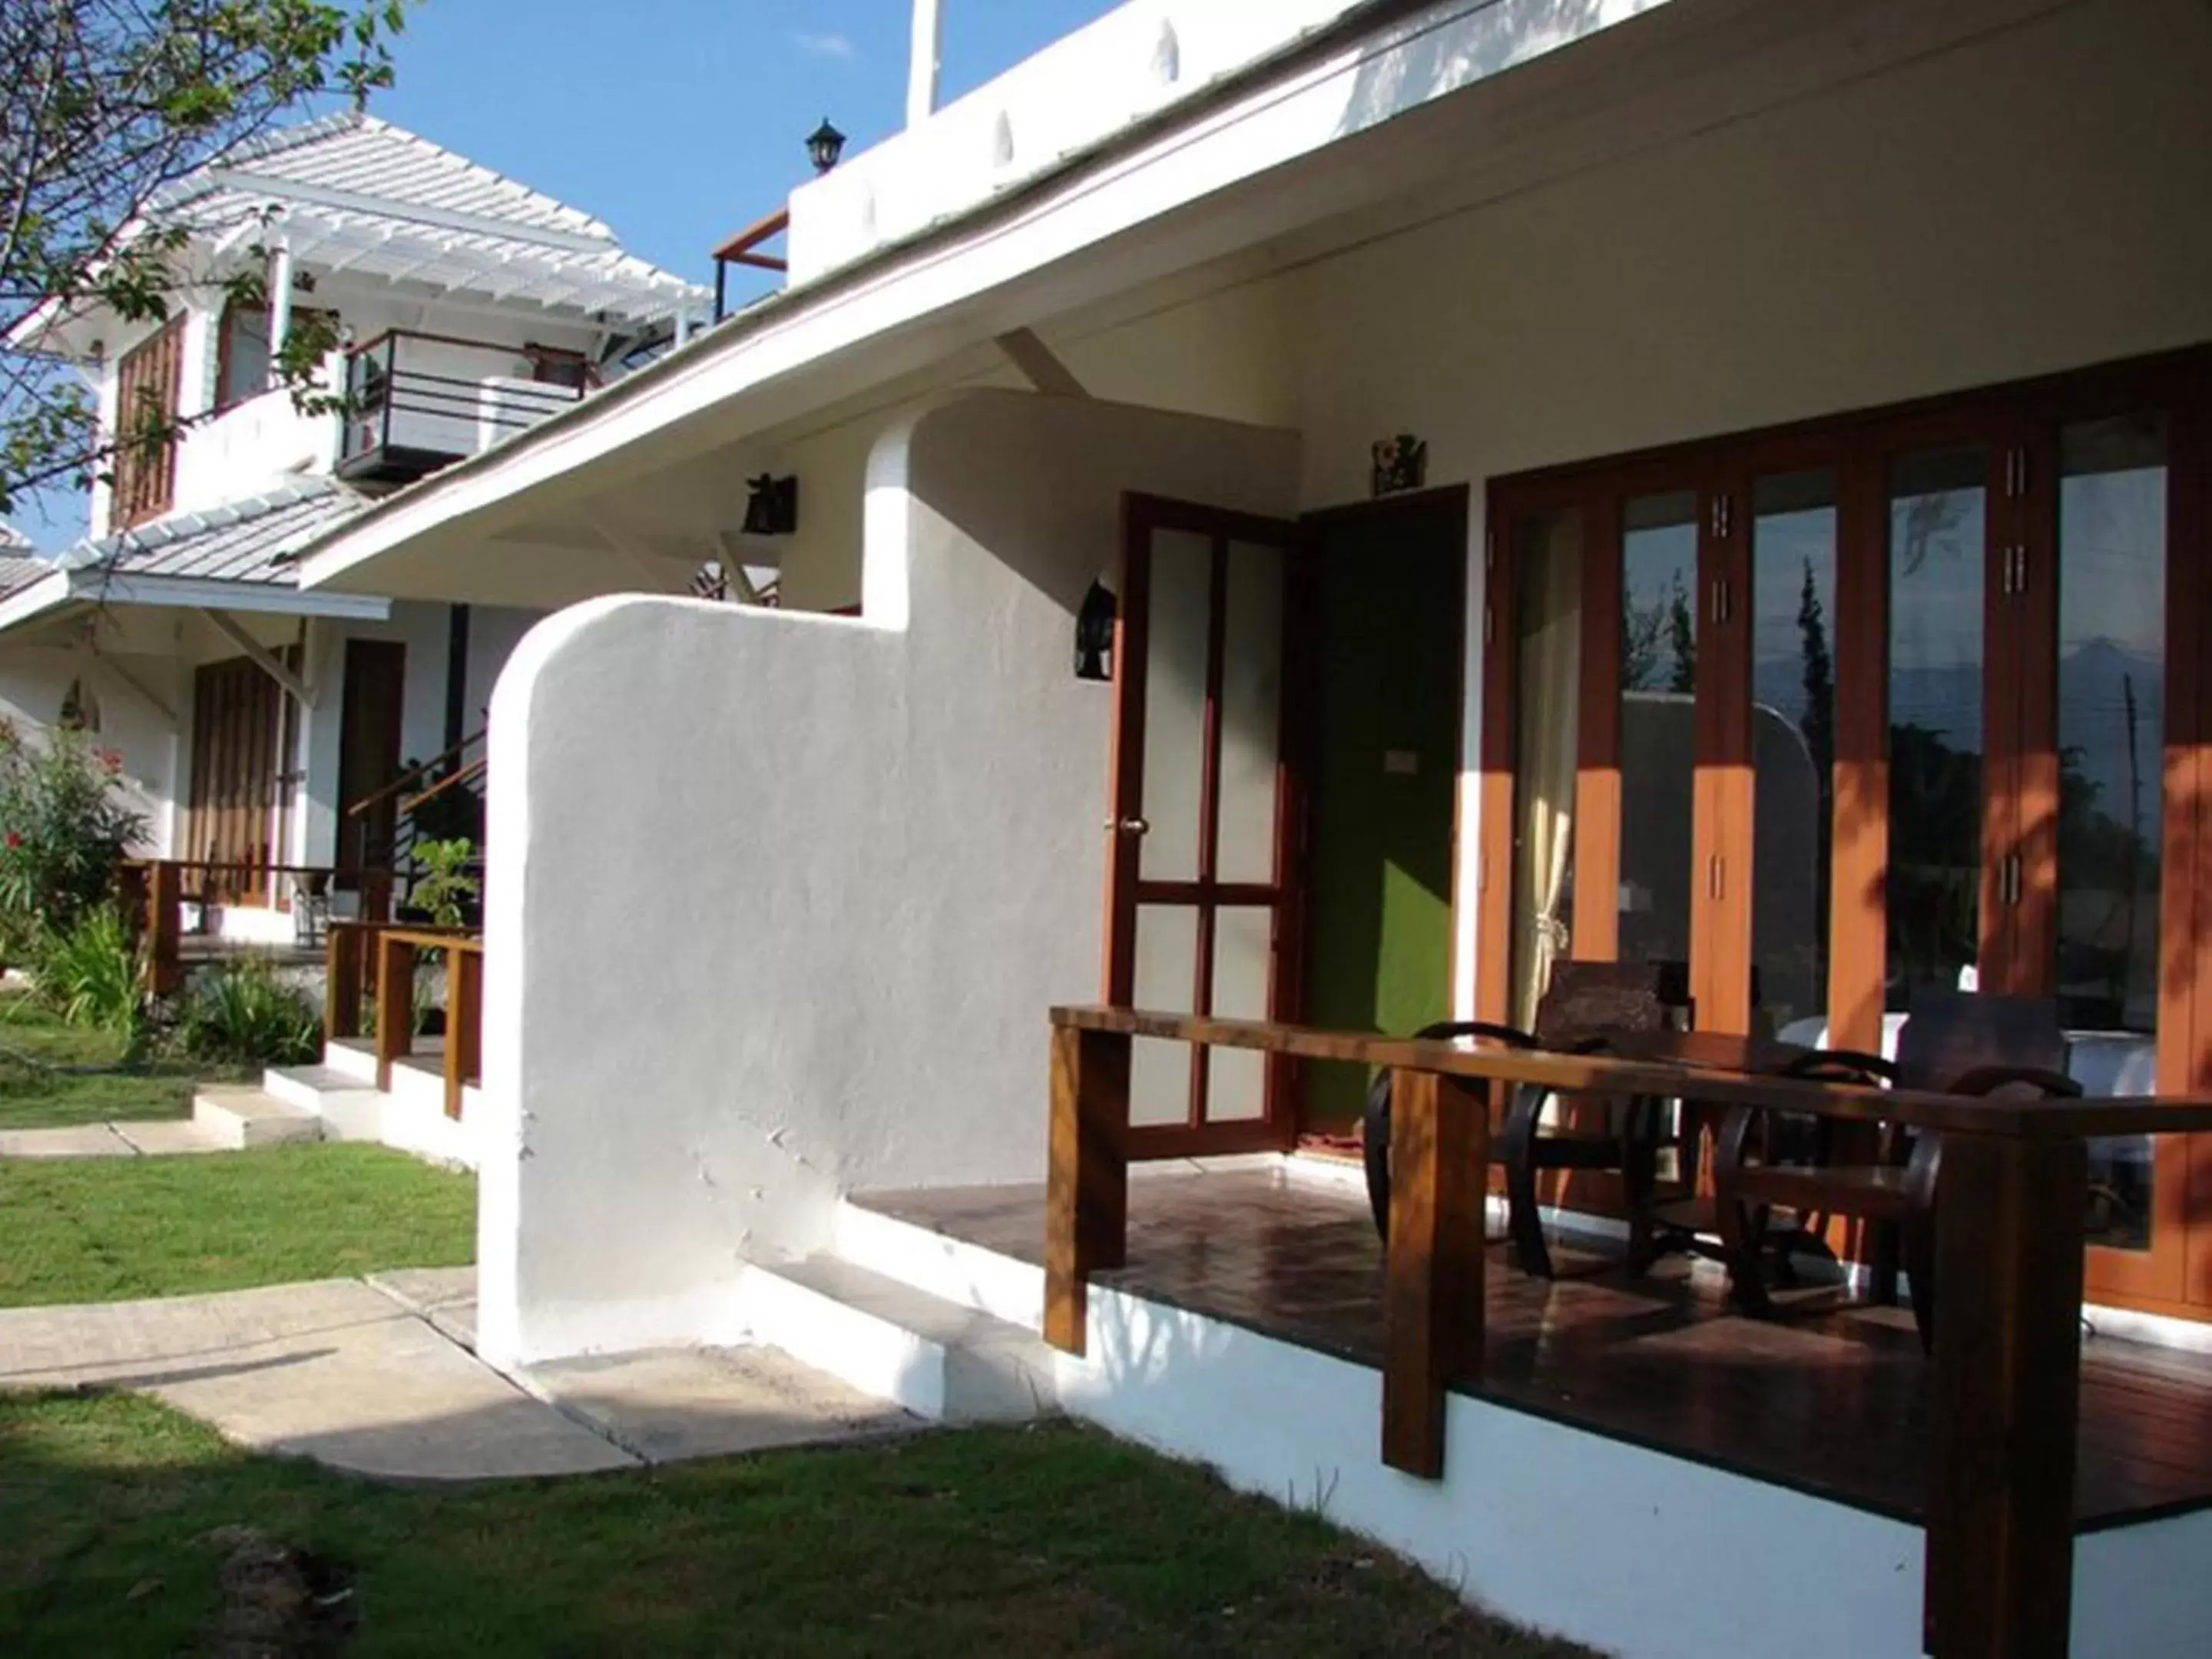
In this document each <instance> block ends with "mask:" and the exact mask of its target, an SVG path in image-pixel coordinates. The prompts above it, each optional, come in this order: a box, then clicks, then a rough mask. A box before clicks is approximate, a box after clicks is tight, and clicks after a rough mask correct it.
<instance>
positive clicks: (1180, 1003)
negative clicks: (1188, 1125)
mask: <svg viewBox="0 0 2212 1659" xmlns="http://www.w3.org/2000/svg"><path fill="white" fill-rule="evenodd" d="M1136 939H1137V945H1136V955H1137V963H1136V987H1135V1003H1136V1006H1138V1007H1139V1008H1158V1009H1160V1010H1162V1011H1163V1012H1167V1013H1175V1014H1187V1013H1189V1012H1191V1002H1192V999H1193V995H1194V992H1195V991H1196V989H1197V986H1198V912H1197V911H1196V910H1194V909H1193V908H1189V907H1188V906H1185V905H1170V904H1140V905H1139V906H1138V907H1137V933H1136ZM1189 1116H1190V1046H1189V1044H1188V1043H1182V1042H1166V1041H1164V1040H1163V1039H1161V1038H1158V1037H1138V1038H1136V1039H1134V1040H1133V1042H1132V1043H1131V1045H1130V1052H1129V1121H1130V1122H1132V1123H1135V1124H1154V1123H1182V1122H1183V1121H1186V1120H1188V1117H1189Z"/></svg>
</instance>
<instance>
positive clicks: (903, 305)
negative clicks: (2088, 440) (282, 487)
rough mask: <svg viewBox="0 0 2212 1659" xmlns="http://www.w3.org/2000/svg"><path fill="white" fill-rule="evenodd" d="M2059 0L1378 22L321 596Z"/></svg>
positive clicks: (1215, 90)
mask: <svg viewBox="0 0 2212 1659" xmlns="http://www.w3.org/2000/svg"><path fill="white" fill-rule="evenodd" d="M2051 3H2052V0H1959V3H1958V4H1956V5H1955V6H1947V7H1941V8H1937V7H1927V6H1924V5H1917V4H1913V5H1908V4H1905V3H1901V0H1889V3H1883V4H1880V5H1875V6H1870V7H1869V9H1867V11H1866V12H1864V13H1861V12H1859V11H1857V9H1831V8H1823V7H1812V8H1796V9H1782V10H1780V11H1778V10H1777V9H1775V8H1772V7H1771V6H1767V5H1765V4H1764V3H1762V0H1690V3H1674V0H1589V3H1587V4H1586V5H1583V6H1580V7H1575V8H1564V9H1563V8H1561V7H1559V5H1558V4H1557V3H1555V0H1435V3H1429V4H1412V3H1396V0H1377V3H1376V4H1374V5H1372V6H1370V7H1367V8H1364V9H1362V10H1360V11H1359V12H1358V13H1355V14H1352V15H1351V17H1350V18H1349V19H1348V21H1347V22H1346V25H1345V26H1344V27H1341V28H1340V29H1336V30H1333V31H1330V32H1329V33H1327V34H1325V35H1323V36H1322V37H1320V38H1317V39H1315V40H1306V41H1303V42H1301V43H1300V44H1299V46H1297V48H1296V49H1295V50H1293V51H1291V52H1286V53H1285V55H1284V56H1282V57H1281V58H1279V59H1276V60H1272V61H1270V62H1267V63H1266V64H1260V65H1257V66H1255V68H1254V69H1253V70H1251V71H1249V72H1246V73H1242V74H1239V75H1237V76H1233V77H1231V78H1229V79H1227V80H1225V81H1223V82H1218V83H1217V84H1216V85H1214V86H1212V87H1211V88H1207V89H1206V90H1205V91H1204V92H1202V93H1200V94H1195V95H1194V96H1193V97H1192V98H1191V99H1189V100H1184V101H1182V102H1180V103H1178V104H1176V105H1174V106H1170V108H1168V109H1166V110H1164V111H1163V112H1161V113H1160V114H1158V116H1155V117H1152V118H1148V119H1146V120H1144V121H1140V122H1138V123H1135V124H1133V125H1131V126H1129V127H1127V128H1125V129H1123V130H1122V131H1120V132H1118V133H1116V134H1115V136H1114V137H1113V138H1112V139H1110V140H1109V141H1108V142H1107V143H1103V144H1102V145H1100V146H1099V147H1097V149H1094V150H1092V151H1091V152H1089V153H1086V154H1084V155H1078V156H1074V157H1071V158H1069V160H1068V161H1066V163H1065V164H1064V165H1062V166H1061V167H1059V168H1057V169H1056V170H1054V171H1053V172H1051V173H1047V174H1044V175H1043V176H1041V177H1040V178H1038V179H1036V180H1035V181H1033V182H1032V183H1030V184H1028V185H1022V186H1019V187H1016V188H1010V189H1008V190H1007V191H1004V192H1002V193H1000V195H998V196H996V197H993V198H991V199H990V200H989V201H988V202H987V203H986V204H982V205H981V206H980V207H978V208H976V209H975V210H969V211H968V212H965V213H963V214H962V215H960V216H957V217H956V218H953V219H950V220H947V221H945V222H940V223H939V224H936V225H933V226H932V227H930V228H927V229H925V230H923V231H921V232H920V233H917V234H915V235H914V236H912V237H911V238H909V239H908V240H906V241H905V242H903V243H901V244H897V245H895V246H888V247H885V248H883V249H881V250H878V252H875V253H873V254H871V255H869V256H867V257H866V258H862V259H860V260H858V261H856V262H855V263H854V264H850V265H848V266H844V267H842V268H840V269H838V270H834V271H832V272H829V273H828V274H826V275H825V276H823V277H821V278H819V279H818V280H817V281H814V282H811V283H804V284H801V285H799V286H796V287H793V288H792V289H787V290H786V291H785V292H783V293H782V294H781V295H774V296H771V297H770V298H769V299H768V300H766V301H763V302H761V303H760V304H758V305H757V306H754V307H751V308H750V309H748V310H747V311H745V312H743V313H739V314H738V315H737V316H735V317H733V318H732V319H730V320H729V321H728V322H726V324H724V325H721V326H720V327H718V328H716V329H714V330H712V331H709V332H708V333H707V334H705V335H703V336H702V337H699V338H698V339H697V340H696V341H695V342H693V343H691V344H690V345H689V346H687V347H685V348H684V349H680V350H678V351H676V352H673V353H671V354H670V355H669V356H666V357H665V358H663V359H661V360H660V361H659V362H657V363H655V364H653V365H652V366H651V367H649V368H646V369H642V370H641V371H639V372H638V373H637V374H634V375H631V376H629V377H628V378H627V379H625V380H622V381H619V382H617V384H615V385H614V386H610V387H608V388H607V389H606V390H605V391H604V392H600V393H599V394H598V395H597V396H595V397H593V398H591V399H589V400H587V401H586V402H585V403H583V404H579V405H577V406H576V407H575V408H574V409H573V410H568V411H565V412H563V413H562V414H561V415H558V416H555V417H554V418H552V419H550V420H549V421H546V422H542V423H541V424H539V425H538V426H537V427H534V428H532V429H531V430H529V431H527V432H525V433H522V434H520V435H517V436H516V437H515V438H513V440H511V441H508V442H507V443H505V444H502V445H500V446H498V447H495V448H494V449H491V450H488V451H486V452H484V453H482V454H480V455H478V456H476V457H473V458H471V459H467V460H464V461H462V462H459V463H458V464H456V465H453V466H451V467H448V468H447V469H446V470H445V471H441V473H439V474H438V475H437V476H436V477H434V478H432V479H429V480H427V481H425V482H424V483H422V484H419V485H416V486H415V487H413V488H411V489H405V490H402V491H400V492H398V493H397V494H395V495H392V496H390V497H387V498H386V499H385V500H384V501H380V502H379V503H377V504H375V505H374V506H373V507H370V508H369V509H368V511H367V512H365V513H362V514H361V515H359V516H358V517H356V518H354V519H352V520H349V521H348V522H347V523H346V524H345V525H343V526H336V527H334V528H333V529H331V531H329V532H325V533H323V534H321V535H319V536H317V537H315V538H311V539H309V540H307V541H306V542H304V543H302V544H301V547H300V550H299V552H298V557H299V558H300V560H301V580H302V584H303V585H304V586H308V587H311V588H317V589H331V588H337V589H344V590H347V591H355V592H359V591H368V590H370V589H373V588H374V587H375V586H377V584H378V582H379V580H380V570H379V567H380V563H381V562H386V561H391V562H392V563H393V564H394V565H397V564H401V563H404V564H405V565H407V566H409V567H410V569H417V570H429V569H435V568H440V567H446V568H455V567H458V566H459V565H460V564H462V563H465V562H466V561H468V560H469V559H471V558H472V557H476V556H480V550H483V548H485V547H486V546H487V545H488V544H489V543H491V542H493V541H496V540H500V539H511V540H514V541H518V542H520V541H525V540H527V539H529V537H530V534H531V532H532V530H533V528H536V527H541V526H550V525H553V524H556V523H558V522H560V521H561V520H563V519H564V518H568V519H573V518H574V517H576V516H578V515H579V514H582V513H592V512H598V511H603V510H605V509H607V508H608V507H610V506H611V505H616V504H618V503H619V502H620V501H621V500H622V498H623V494H624V493H625V492H626V491H636V490H637V489H638V487H639V486H640V484H641V481H643V480H645V479H647V478H649V477H665V476H667V474H668V473H669V471H671V469H675V468H678V467H683V466H685V465H688V464H690V463H695V462H698V463H701V464H702V465H703V464H708V463H707V460H706V458H711V457H713V456H715V455H718V454H724V453H728V452H730V451H731V450H732V448H734V447H738V446H741V445H743V444H744V443H746V442H748V441H751V440H753V439H755V438H756V437H757V436H759V435H767V434H772V433H774V432H775V431H777V430H780V429H789V428H791V427H793V425H795V424H799V423H804V422H815V421H817V420H818V419H819V418H820V417H821V416H822V415H823V411H826V410H833V409H836V408H837V407H839V406H841V405H851V404H860V403H864V402H865V403H873V404H878V405H879V404H881V402H882V400H883V390H884V388H885V387H886V386H893V385H896V384H898V383H901V382H902V381H911V380H915V379H919V378H921V377H925V376H927V375H929V374H933V373H934V372H935V371H936V370H937V369H939V368H940V367H941V366H942V365H944V364H945V363H946V362H948V361H949V360H951V359H952V358H953V357H955V356H957V355H958V354H961V353H963V352H966V351H969V350H971V349H975V348H977V347H979V346H980V347H987V345H988V343H990V342H992V341H994V340H995V339H997V338H999V337H1001V336H1004V335H1006V333H1008V332H1009V331H1014V330H1018V329H1021V328H1026V327H1032V326H1046V325H1048V324H1049V323H1050V321H1051V319H1054V318H1056V317H1061V316H1065V315H1067V314H1069V313H1073V312H1076V311H1079V310H1080V309H1081V308H1083V307H1088V306H1093V305H1097V304H1102V303H1105V302H1108V301H1111V300H1112V299H1114V298H1115V296H1119V295H1127V294H1129V293H1131V292H1133V291H1134V290H1137V289H1141V288H1143V287H1145V286H1146V285H1147V284H1151V283H1161V282H1166V281H1170V280H1172V279H1176V278H1178V277H1181V276H1187V275H1189V274H1190V273H1193V272H1196V271H1200V270H1207V269H1224V268H1226V267H1228V266H1230V265H1231V264H1237V263H1249V262H1259V263H1261V264H1268V265H1270V266H1271V267H1276V268H1279V267H1282V266H1293V267H1294V266H1296V265H1297V264H1302V263H1304V262H1306V261H1309V260H1311V259H1315V258H1322V257H1325V256H1326V255H1327V254H1328V253H1330V252H1335V251H1339V250H1341V249H1343V248H1346V247H1351V246H1358V245H1360V243H1361V242H1363V241H1364V240H1368V239H1370V238H1372V237H1379V236H1382V235H1387V234H1391V233H1393V232H1395V231H1396V230H1400V229H1403V228H1407V227H1409V226H1412V225H1416V224H1419V223H1422V222H1426V221H1427V220H1429V219H1431V218H1435V217H1438V216H1444V215H1447V214H1450V213H1453V212H1458V211H1463V210H1469V209H1472V208H1474V207H1477V206H1480V205H1482V204H1486V203H1489V202H1494V201H1498V200H1503V199H1506V198H1509V197H1512V196H1513V195H1515V194H1516V193H1518V192H1520V191H1525V190H1527V189H1529V188H1532V187H1534V186H1535V185H1540V184H1541V183H1542V182H1544V181H1545V180H1546V179H1551V178H1555V177H1559V176H1563V175H1566V174H1571V173H1573V172H1575V171H1577V170H1579V169H1581V168H1584V167H1589V166H1593V165H1596V164H1598V163H1599V162H1601V161H1604V160H1607V159H1610V158H1614V157H1619V156H1621V155H1632V154H1635V153H1637V152H1638V150H1639V149H1642V148H1646V147H1648V146H1650V144H1653V143H1665V142H1668V141H1670V140H1672V139H1674V138H1677V137H1686V136H1689V135H1692V134H1694V133H1696V132H1698V131H1703V130H1705V128H1706V127H1709V126H1710V125H1713V124H1715V123H1717V122H1719V121H1721V120H1723V119H1727V118H1739V117H1741V116H1744V115H1747V114H1749V113H1751V112H1755V111H1757V110H1759V109H1762V108H1765V107H1769V106H1778V105H1781V104H1784V103H1787V102H1789V101H1790V100H1793V99H1795V98H1799V97H1802V96H1805V95H1808V94H1809V93H1811V92H1814V91H1815V90H1818V89H1820V88H1825V87H1826V86H1828V85H1830V84H1832V82H1833V79H1834V77H1835V75H1836V67H1835V66H1836V62H1837V54H1836V52H1835V50H1834V48H1835V46H1836V44H1837V40H1838V37H1839V36H1847V37H1848V40H1849V43H1850V51H1851V52H1852V53H1854V54H1856V58H1855V61H1857V63H1858V64H1859V65H1860V67H1861V70H1862V71H1863V70H1867V69H1870V68H1872V67H1875V66H1878V65H1879V64H1896V63H1901V62H1906V61H1911V59H1912V58H1915V57H1917V56H1920V55H1924V54H1927V53H1929V52H1937V51H1941V50H1943V49H1945V48H1946V47H1948V46H1954V45H1956V44H1958V43H1959V42H1960V41H1961V40H1969V39H1972V38H1974V37H1975V36H1976V35H1978V34H1979V33H1983V32H1985V31H1987V30H1989V29H1990V28H1993V27H2002V26H2004V25H2005V24H2008V23H2009V22H2014V21H2018V20H2019V19H2020V18H2021V17H2022V16H2025V15H2033V14H2035V13H2036V12H2038V11H2040V10H2047V9H2049V8H2050V6H2051ZM1600 36H1604V37H1606V38H1604V39H1598V38H1596V37H1600ZM1584 42H1587V43H1588V45H1587V47H1586V48H1583V43H1584ZM1570 47H1575V48H1578V49H1577V50H1563V49H1564V48H1570Z"/></svg>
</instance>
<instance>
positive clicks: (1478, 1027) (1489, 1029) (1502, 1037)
mask: <svg viewBox="0 0 2212 1659" xmlns="http://www.w3.org/2000/svg"><path fill="white" fill-rule="evenodd" d="M1454 1037H1486V1038H1488V1039H1489V1040H1490V1041H1491V1042H1503V1043H1504V1044H1506V1045H1507V1046H1508V1047H1509V1048H1537V1047H1539V1046H1541V1045H1539V1044H1538V1042H1537V1041H1536V1039H1535V1038H1534V1037H1533V1036H1529V1035H1528V1032H1526V1031H1524V1030H1522V1029H1521V1028H1520V1027H1519V1026H1517V1025H1502V1024H1498V1022H1497V1021H1496V1020H1489V1019H1468V1020H1446V1021H1443V1022H1442V1023H1440V1024H1435V1025H1424V1026H1423V1027H1421V1029H1420V1030H1418V1031H1416V1032H1414V1033H1413V1040H1414V1041H1415V1042H1449V1041H1450V1040H1451V1039H1452V1038H1454Z"/></svg>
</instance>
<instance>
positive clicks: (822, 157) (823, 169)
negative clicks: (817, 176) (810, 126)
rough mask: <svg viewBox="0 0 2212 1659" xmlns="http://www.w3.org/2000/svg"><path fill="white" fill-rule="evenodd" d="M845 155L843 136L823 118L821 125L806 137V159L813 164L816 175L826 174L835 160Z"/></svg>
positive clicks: (834, 165) (826, 117)
mask: <svg viewBox="0 0 2212 1659" xmlns="http://www.w3.org/2000/svg"><path fill="white" fill-rule="evenodd" d="M844 153H845V135H844V134H843V133H842V132H840V131H837V129H836V128H835V127H833V126H831V125H829V117H828V116H826V115H825V116H823V118H822V125H820V126H818V127H817V128H815V129H814V131H812V132H810V133H809V134H807V135H806V155H807V159H808V160H810V161H812V162H813V163H814V170H815V172H817V173H827V172H829V169H830V168H831V167H836V165H837V158H838V157H839V156H841V155H844Z"/></svg>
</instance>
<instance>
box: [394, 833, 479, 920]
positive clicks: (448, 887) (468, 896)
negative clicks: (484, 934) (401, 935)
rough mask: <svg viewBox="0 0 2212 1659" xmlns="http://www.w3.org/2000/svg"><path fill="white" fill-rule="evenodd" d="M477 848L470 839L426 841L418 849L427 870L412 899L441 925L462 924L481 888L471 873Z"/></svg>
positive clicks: (416, 857) (417, 853) (411, 900)
mask: <svg viewBox="0 0 2212 1659" xmlns="http://www.w3.org/2000/svg"><path fill="white" fill-rule="evenodd" d="M476 851H477V849H476V844H475V843H474V842H467V841H426V842H421V843H419V844H418V845H417V846H416V848H415V860H416V863H418V864H420V865H421V866H422V868H423V870H424V872H426V873H425V874H424V875H423V877H422V879H421V880H420V881H418V882H416V884H415V891H414V893H413V895H412V896H411V898H410V901H409V902H410V903H412V904H413V905H414V906H415V908H417V909H419V910H422V911H426V912H428V915H429V917H430V920H431V921H434V922H435V923H437V924H438V926H440V927H459V926H460V925H461V923H462V922H463V921H465V919H466V917H467V915H468V907H469V906H470V905H471V904H472V903H474V902H475V901H476V896H477V893H478V891H480V888H479V887H478V884H477V878H475V877H474V876H471V874H469V873H468V868H469V863H470V860H472V859H474V858H475V857H476Z"/></svg>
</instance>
